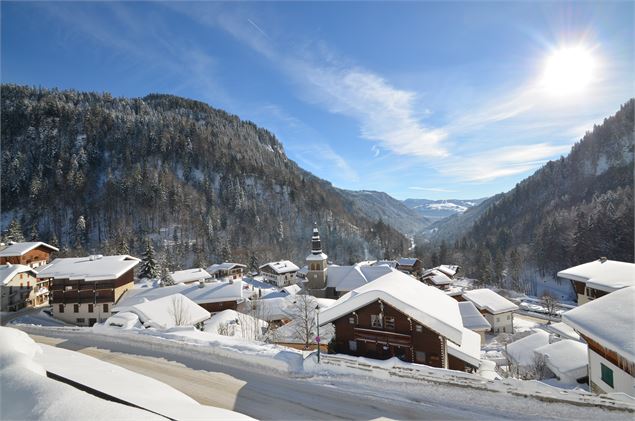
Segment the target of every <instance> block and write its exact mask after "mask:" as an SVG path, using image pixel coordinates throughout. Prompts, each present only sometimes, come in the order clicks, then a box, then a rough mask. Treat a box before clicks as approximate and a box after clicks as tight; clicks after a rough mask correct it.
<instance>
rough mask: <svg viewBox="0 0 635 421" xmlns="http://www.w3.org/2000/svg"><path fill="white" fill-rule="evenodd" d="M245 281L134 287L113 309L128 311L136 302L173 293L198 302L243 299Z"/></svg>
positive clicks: (151, 299)
mask: <svg viewBox="0 0 635 421" xmlns="http://www.w3.org/2000/svg"><path fill="white" fill-rule="evenodd" d="M243 285H244V284H243V282H242V281H230V282H224V281H223V282H208V283H205V284H202V285H199V284H190V285H187V284H178V285H172V286H168V287H158V288H133V289H129V290H128V291H126V292H125V293H124V295H123V296H122V297H121V299H120V300H119V302H118V303H117V305H115V306H114V307H113V311H128V309H129V308H130V307H131V306H133V305H136V304H140V303H142V302H145V301H153V300H156V299H159V298H163V297H167V296H169V295H173V294H182V295H184V296H186V297H187V298H189V299H190V300H192V301H194V302H195V303H197V304H207V303H218V302H223V301H243Z"/></svg>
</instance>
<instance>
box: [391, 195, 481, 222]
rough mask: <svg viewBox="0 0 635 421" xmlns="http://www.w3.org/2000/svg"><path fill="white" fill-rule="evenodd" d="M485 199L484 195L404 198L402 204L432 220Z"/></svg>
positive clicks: (456, 212)
mask: <svg viewBox="0 0 635 421" xmlns="http://www.w3.org/2000/svg"><path fill="white" fill-rule="evenodd" d="M485 200H487V198H486V197H484V198H480V199H474V200H460V199H446V200H430V199H406V200H404V201H403V204H404V205H406V206H407V207H408V208H410V209H412V210H414V211H415V212H417V213H418V214H419V215H421V216H423V217H424V218H426V219H428V220H430V221H432V222H434V221H438V220H440V219H445V218H448V217H450V216H454V215H459V214H462V213H463V212H466V211H467V210H469V209H471V208H473V207H474V206H478V205H480V204H481V203H483V202H484V201H485Z"/></svg>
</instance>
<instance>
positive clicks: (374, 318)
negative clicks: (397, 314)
mask: <svg viewBox="0 0 635 421" xmlns="http://www.w3.org/2000/svg"><path fill="white" fill-rule="evenodd" d="M370 325H371V326H372V327H376V328H380V329H381V328H382V327H383V320H382V317H381V315H380V314H371V315H370Z"/></svg>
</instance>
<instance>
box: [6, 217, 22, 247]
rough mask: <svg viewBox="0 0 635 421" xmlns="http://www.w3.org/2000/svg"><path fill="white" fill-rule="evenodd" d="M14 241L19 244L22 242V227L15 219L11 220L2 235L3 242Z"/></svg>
mask: <svg viewBox="0 0 635 421" xmlns="http://www.w3.org/2000/svg"><path fill="white" fill-rule="evenodd" d="M9 241H14V242H16V243H20V242H22V241H24V234H23V233H22V226H21V225H20V222H18V220H17V219H15V218H13V219H12V220H11V223H10V224H9V228H7V232H6V233H5V234H4V242H5V243H6V242H9Z"/></svg>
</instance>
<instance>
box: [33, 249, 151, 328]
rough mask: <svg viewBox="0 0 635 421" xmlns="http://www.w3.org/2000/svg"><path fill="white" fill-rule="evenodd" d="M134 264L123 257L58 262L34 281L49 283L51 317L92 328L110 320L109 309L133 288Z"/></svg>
mask: <svg viewBox="0 0 635 421" xmlns="http://www.w3.org/2000/svg"><path fill="white" fill-rule="evenodd" d="M138 263H139V259H137V258H135V257H131V256H127V255H119V256H102V255H93V256H87V257H69V258H58V259H55V260H53V261H52V262H51V263H50V264H49V265H47V266H45V267H43V268H42V269H41V270H40V271H39V272H38V274H37V277H38V279H41V280H50V285H51V287H50V289H51V296H50V298H51V300H50V301H51V304H52V311H53V317H55V318H57V319H60V320H63V321H65V322H68V323H73V324H77V325H80V326H92V325H93V324H95V323H97V322H102V321H104V320H106V319H107V318H108V317H110V315H111V312H112V306H113V305H114V304H115V303H116V302H117V301H118V300H119V298H120V297H121V296H122V295H123V294H124V292H126V291H127V290H129V289H131V288H132V287H133V285H134V274H133V269H134V267H135V266H136V265H137V264H138Z"/></svg>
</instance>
